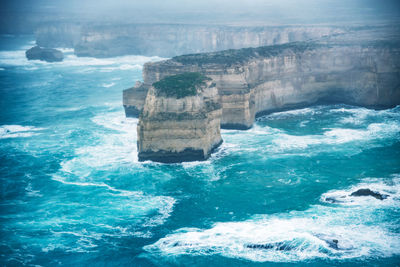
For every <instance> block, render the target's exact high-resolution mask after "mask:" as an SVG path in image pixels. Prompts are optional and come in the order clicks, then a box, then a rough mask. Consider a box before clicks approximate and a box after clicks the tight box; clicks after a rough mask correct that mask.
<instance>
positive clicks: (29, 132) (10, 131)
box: [0, 125, 44, 139]
mask: <svg viewBox="0 0 400 267" xmlns="http://www.w3.org/2000/svg"><path fill="white" fill-rule="evenodd" d="M42 130H44V128H36V127H34V126H21V125H2V126H0V139H6V138H17V137H30V136H34V135H38V134H40V132H39V131H42Z"/></svg>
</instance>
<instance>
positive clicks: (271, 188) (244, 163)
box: [0, 35, 400, 266]
mask: <svg viewBox="0 0 400 267" xmlns="http://www.w3.org/2000/svg"><path fill="white" fill-rule="evenodd" d="M0 38H1V42H0V90H1V92H0V94H1V100H0V103H1V112H0V180H1V181H0V237H1V238H0V265H1V266H21V265H23V266H54V265H67V266H87V265H91V264H93V263H96V264H97V265H98V266H110V265H120V266H210V265H211V266H215V265H221V266H227V265H230V266H252V265H254V266H258V265H263V264H266V263H268V264H269V265H291V264H293V265H294V264H296V265H302V264H310V263H311V264H313V265H341V266H342V265H351V266H354V265H360V266H365V265H374V266H375V265H396V264H399V262H400V107H395V108H393V109H387V110H371V109H366V108H362V107H354V106H347V105H329V106H313V107H308V108H304V109H297V110H291V111H286V112H278V113H273V114H270V115H267V116H263V117H260V118H258V119H257V121H256V123H255V125H254V127H253V128H251V129H250V130H247V131H236V130H223V131H222V138H223V140H224V143H223V145H222V146H221V148H220V149H219V150H218V151H217V152H216V153H215V154H213V155H212V157H211V158H210V159H209V160H207V161H205V162H192V163H182V164H159V163H152V162H138V160H137V150H136V125H137V119H129V118H128V119H127V118H125V116H124V111H123V108H122V103H121V98H122V90H123V89H125V88H128V87H131V86H132V85H133V84H134V82H135V81H136V80H141V79H142V78H141V71H142V66H143V64H144V63H145V62H147V61H157V60H161V58H159V57H156V56H155V57H144V56H124V57H117V58H109V59H94V58H77V57H75V56H74V55H73V53H72V51H70V50H63V51H64V53H65V55H66V58H65V60H64V61H63V62H60V63H44V62H39V61H27V60H26V59H25V55H24V51H25V49H26V48H29V47H30V46H32V44H33V42H32V40H33V37H32V36H12V35H7V36H4V35H3V36H0ZM368 190H369V191H368ZM371 192H372V193H371Z"/></svg>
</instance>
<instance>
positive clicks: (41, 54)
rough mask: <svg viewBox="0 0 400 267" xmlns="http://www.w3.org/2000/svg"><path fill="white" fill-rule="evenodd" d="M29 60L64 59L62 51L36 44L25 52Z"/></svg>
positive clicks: (55, 60) (53, 60)
mask: <svg viewBox="0 0 400 267" xmlns="http://www.w3.org/2000/svg"><path fill="white" fill-rule="evenodd" d="M25 55H26V58H27V59H28V60H35V59H36V60H42V61H47V62H59V61H62V60H63V59H64V55H63V53H62V52H61V51H59V50H57V49H53V48H42V47H39V46H34V47H32V48H30V49H28V50H27V51H26V52H25Z"/></svg>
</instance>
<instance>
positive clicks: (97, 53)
mask: <svg viewBox="0 0 400 267" xmlns="http://www.w3.org/2000/svg"><path fill="white" fill-rule="evenodd" d="M347 31H348V29H346V28H344V27H338V26H318V25H310V26H291V25H289V26H222V25H220V26H219V25H193V24H78V23H77V24H74V23H48V24H46V23H44V24H42V25H40V26H39V27H38V28H37V29H36V31H35V36H36V42H37V44H38V45H40V46H45V47H70V48H74V51H75V54H76V55H77V56H87V57H98V58H104V57H115V56H122V55H145V56H161V57H173V56H177V55H182V54H187V53H200V52H211V51H220V50H225V49H238V48H243V47H258V46H264V45H275V44H283V43H288V42H295V41H305V40H310V39H316V38H321V37H324V36H331V35H335V34H341V33H344V32H347Z"/></svg>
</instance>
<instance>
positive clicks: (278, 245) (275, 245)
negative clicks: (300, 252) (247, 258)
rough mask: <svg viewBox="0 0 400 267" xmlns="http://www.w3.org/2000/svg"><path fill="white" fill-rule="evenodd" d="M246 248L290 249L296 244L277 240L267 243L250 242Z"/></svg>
mask: <svg viewBox="0 0 400 267" xmlns="http://www.w3.org/2000/svg"><path fill="white" fill-rule="evenodd" d="M246 248H253V249H273V250H280V251H290V250H293V249H294V248H295V246H293V245H291V244H287V243H285V242H277V243H267V244H248V245H246Z"/></svg>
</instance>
